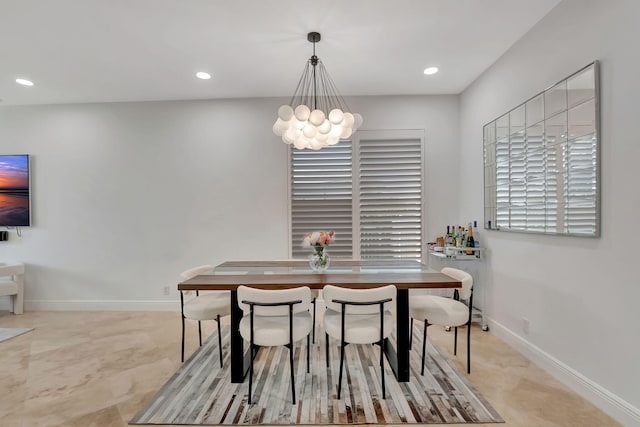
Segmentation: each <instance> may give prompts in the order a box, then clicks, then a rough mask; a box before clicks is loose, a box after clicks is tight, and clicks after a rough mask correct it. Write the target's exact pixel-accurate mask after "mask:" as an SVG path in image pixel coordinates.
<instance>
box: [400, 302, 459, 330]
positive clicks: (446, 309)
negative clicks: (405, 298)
mask: <svg viewBox="0 0 640 427" xmlns="http://www.w3.org/2000/svg"><path fill="white" fill-rule="evenodd" d="M409 315H410V316H411V317H413V318H414V319H416V320H419V321H421V322H424V320H425V319H426V320H427V321H428V322H429V324H431V325H442V326H460V325H464V324H465V323H467V321H468V320H469V307H468V306H467V305H465V304H463V303H461V302H460V301H456V300H454V299H451V298H443V297H439V296H436V295H419V296H415V297H412V298H411V299H410V300H409Z"/></svg>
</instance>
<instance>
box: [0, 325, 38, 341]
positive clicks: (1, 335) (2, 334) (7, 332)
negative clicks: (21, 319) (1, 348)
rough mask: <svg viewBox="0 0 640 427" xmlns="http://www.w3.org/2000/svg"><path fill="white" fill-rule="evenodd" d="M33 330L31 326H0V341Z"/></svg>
mask: <svg viewBox="0 0 640 427" xmlns="http://www.w3.org/2000/svg"><path fill="white" fill-rule="evenodd" d="M29 331H33V328H0V342H2V341H6V340H9V339H11V338H13V337H17V336H19V335H22V334H26V333H27V332H29Z"/></svg>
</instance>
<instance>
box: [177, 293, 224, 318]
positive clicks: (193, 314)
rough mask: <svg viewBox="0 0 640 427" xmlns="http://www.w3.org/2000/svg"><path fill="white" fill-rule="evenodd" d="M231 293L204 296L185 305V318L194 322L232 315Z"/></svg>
mask: <svg viewBox="0 0 640 427" xmlns="http://www.w3.org/2000/svg"><path fill="white" fill-rule="evenodd" d="M230 305H231V299H230V296H229V292H222V291H220V292H215V293H210V294H203V295H200V296H197V297H194V298H192V299H190V300H189V301H187V302H185V303H184V309H183V310H184V317H186V318H187V319H192V320H212V319H214V320H215V319H216V317H217V316H218V315H220V317H222V316H226V315H228V314H230Z"/></svg>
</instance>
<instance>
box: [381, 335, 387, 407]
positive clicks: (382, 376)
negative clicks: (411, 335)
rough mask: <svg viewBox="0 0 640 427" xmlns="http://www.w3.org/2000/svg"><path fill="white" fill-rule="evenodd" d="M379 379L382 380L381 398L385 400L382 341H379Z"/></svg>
mask: <svg viewBox="0 0 640 427" xmlns="http://www.w3.org/2000/svg"><path fill="white" fill-rule="evenodd" d="M380 377H381V378H382V398H383V399H386V398H387V393H386V390H385V384H384V341H380Z"/></svg>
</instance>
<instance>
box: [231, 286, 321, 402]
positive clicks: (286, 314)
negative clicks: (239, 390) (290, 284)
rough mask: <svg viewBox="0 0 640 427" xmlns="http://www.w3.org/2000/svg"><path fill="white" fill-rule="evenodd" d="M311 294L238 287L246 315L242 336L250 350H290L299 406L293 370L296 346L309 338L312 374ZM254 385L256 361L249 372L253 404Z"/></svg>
mask: <svg viewBox="0 0 640 427" xmlns="http://www.w3.org/2000/svg"><path fill="white" fill-rule="evenodd" d="M310 303H311V291H310V289H309V288H308V287H306V286H303V287H299V288H292V289H280V290H264V289H255V288H249V287H247V286H239V287H238V306H239V307H240V309H241V310H242V312H243V317H242V320H240V335H242V338H244V339H245V340H247V341H249V344H250V347H249V348H250V349H251V351H252V356H254V354H253V352H254V351H257V348H258V347H260V346H276V345H284V346H286V347H287V348H288V349H289V363H290V364H291V368H290V370H291V396H292V400H293V404H294V405H295V404H296V388H295V378H294V368H293V350H294V349H293V344H294V343H295V342H297V341H300V340H301V339H303V338H304V337H307V372H309V332H311V329H312V327H313V325H312V319H311V314H309V304H310ZM252 385H253V357H251V365H250V368H249V403H251V388H252Z"/></svg>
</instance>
